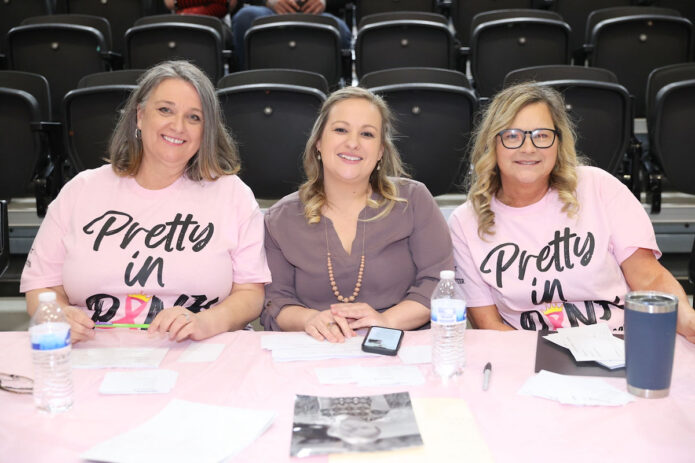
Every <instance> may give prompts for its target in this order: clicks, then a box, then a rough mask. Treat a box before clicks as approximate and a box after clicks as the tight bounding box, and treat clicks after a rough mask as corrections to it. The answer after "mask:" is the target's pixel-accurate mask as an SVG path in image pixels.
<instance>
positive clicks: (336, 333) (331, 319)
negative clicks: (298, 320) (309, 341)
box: [304, 310, 355, 342]
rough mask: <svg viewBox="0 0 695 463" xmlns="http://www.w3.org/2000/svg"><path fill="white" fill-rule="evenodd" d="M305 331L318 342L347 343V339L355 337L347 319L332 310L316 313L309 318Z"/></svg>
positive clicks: (305, 324)
mask: <svg viewBox="0 0 695 463" xmlns="http://www.w3.org/2000/svg"><path fill="white" fill-rule="evenodd" d="M304 331H306V333H307V334H308V335H309V336H311V337H312V338H314V339H316V340H318V341H323V340H324V339H325V340H326V341H328V342H345V338H351V337H353V336H354V335H355V332H354V331H353V330H352V329H351V328H350V326H349V325H348V322H347V320H346V319H345V317H341V316H339V315H334V314H332V313H331V311H330V310H323V311H316V313H315V314H313V315H312V316H311V317H309V318H307V320H306V322H305V323H304Z"/></svg>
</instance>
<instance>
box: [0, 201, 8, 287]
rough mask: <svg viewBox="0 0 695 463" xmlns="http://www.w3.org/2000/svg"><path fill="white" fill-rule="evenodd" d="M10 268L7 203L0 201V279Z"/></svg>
mask: <svg viewBox="0 0 695 463" xmlns="http://www.w3.org/2000/svg"><path fill="white" fill-rule="evenodd" d="M9 266H10V224H9V220H8V217H7V202H5V201H2V200H0V277H1V276H2V275H3V273H5V270H7V267H9Z"/></svg>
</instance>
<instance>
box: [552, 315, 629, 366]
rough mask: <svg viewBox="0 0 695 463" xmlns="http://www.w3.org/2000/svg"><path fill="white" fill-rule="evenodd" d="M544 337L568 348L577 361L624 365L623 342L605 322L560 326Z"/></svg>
mask: <svg viewBox="0 0 695 463" xmlns="http://www.w3.org/2000/svg"><path fill="white" fill-rule="evenodd" d="M545 339H547V340H549V341H552V342H554V343H555V344H558V345H560V346H562V347H564V348H566V349H569V350H570V352H571V353H572V355H573V356H574V359H575V360H576V361H577V362H587V361H595V362H598V363H600V364H602V365H605V366H607V367H608V368H619V367H622V366H625V342H624V341H623V340H622V339H618V338H616V337H615V336H613V335H612V333H611V331H610V328H609V327H608V325H606V324H603V323H600V324H595V325H585V326H578V327H575V328H560V329H559V330H557V333H553V334H549V335H547V336H545Z"/></svg>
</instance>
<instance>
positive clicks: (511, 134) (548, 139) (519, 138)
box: [499, 129, 555, 149]
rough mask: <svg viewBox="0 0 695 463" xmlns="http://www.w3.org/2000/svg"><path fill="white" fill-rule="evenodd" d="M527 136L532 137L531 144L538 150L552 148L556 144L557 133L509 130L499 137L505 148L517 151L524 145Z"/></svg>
mask: <svg viewBox="0 0 695 463" xmlns="http://www.w3.org/2000/svg"><path fill="white" fill-rule="evenodd" d="M526 134H530V135H531V143H533V146H535V147H536V148H550V147H551V146H553V143H555V131H554V130H551V129H536V130H521V129H507V130H503V131H501V132H500V134H499V135H500V138H501V139H502V145H504V147H505V148H507V149H516V148H520V147H521V146H522V145H523V144H524V142H525V141H526Z"/></svg>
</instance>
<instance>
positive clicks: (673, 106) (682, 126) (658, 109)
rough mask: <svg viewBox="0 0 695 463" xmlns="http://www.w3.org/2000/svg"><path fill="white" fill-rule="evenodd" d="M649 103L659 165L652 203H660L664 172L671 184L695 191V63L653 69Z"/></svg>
mask: <svg viewBox="0 0 695 463" xmlns="http://www.w3.org/2000/svg"><path fill="white" fill-rule="evenodd" d="M647 104H648V107H647V126H648V130H649V141H650V143H649V147H650V154H651V155H652V156H653V157H654V158H655V160H656V162H657V163H658V166H657V167H658V168H659V169H658V171H653V172H651V174H652V178H650V180H651V182H650V187H651V188H650V193H652V204H653V205H654V204H655V203H656V204H657V206H659V205H660V200H659V198H654V196H658V195H660V193H661V175H660V174H661V172H663V174H665V176H666V180H667V181H668V184H669V185H670V187H671V188H673V189H675V190H677V191H680V192H684V193H689V194H694V195H695V181H694V179H695V156H694V155H693V144H692V142H691V140H690V137H691V135H692V134H693V133H695V63H692V62H691V63H680V64H674V65H670V66H664V67H661V68H657V69H655V70H654V71H652V72H651V73H650V75H649V79H648V84H647ZM659 171H661V172H659ZM656 209H657V210H658V207H657V208H656Z"/></svg>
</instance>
